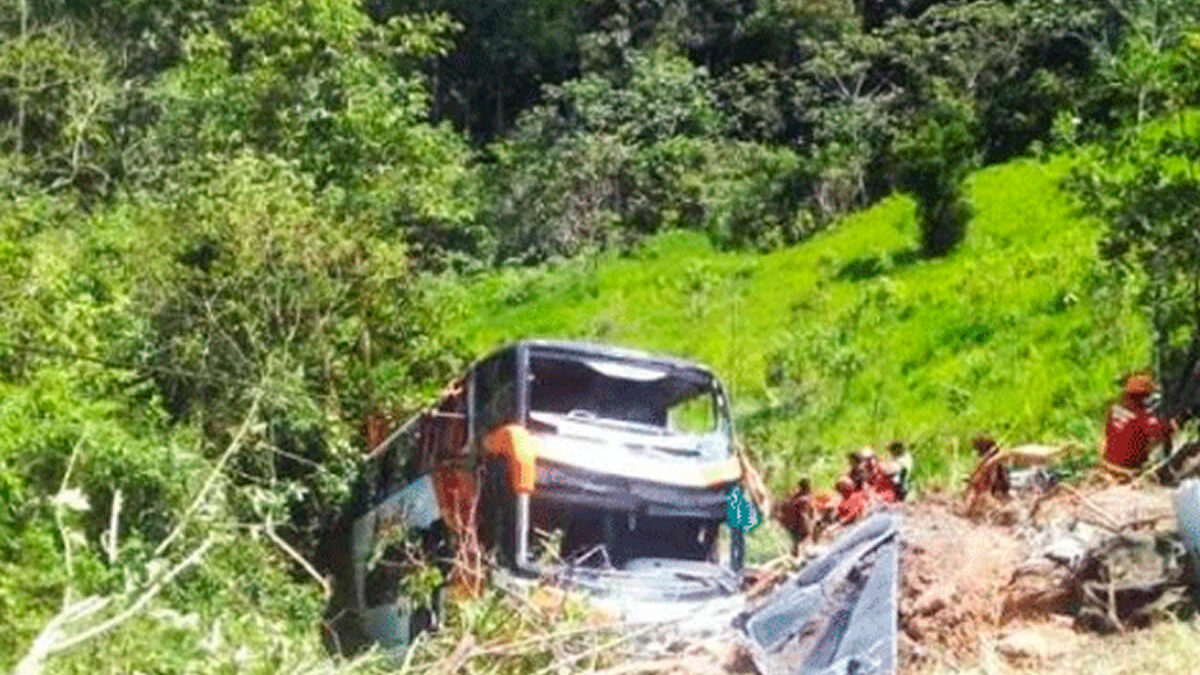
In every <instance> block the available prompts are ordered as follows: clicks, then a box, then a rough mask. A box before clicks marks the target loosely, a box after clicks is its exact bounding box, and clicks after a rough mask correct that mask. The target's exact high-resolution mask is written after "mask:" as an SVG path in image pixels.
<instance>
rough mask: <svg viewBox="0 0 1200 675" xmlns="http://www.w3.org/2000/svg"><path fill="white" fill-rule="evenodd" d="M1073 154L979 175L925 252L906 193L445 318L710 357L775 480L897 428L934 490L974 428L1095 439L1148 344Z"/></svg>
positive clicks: (558, 278) (495, 290)
mask: <svg viewBox="0 0 1200 675" xmlns="http://www.w3.org/2000/svg"><path fill="white" fill-rule="evenodd" d="M1072 161H1073V160H1072V159H1071V158H1070V157H1065V156H1064V157H1057V158H1054V159H1052V160H1050V161H1048V162H1038V161H1034V160H1023V161H1018V162H1014V163H1011V164H1007V165H1003V166H997V167H993V168H990V169H987V170H985V171H982V172H980V173H978V174H976V175H975V176H974V177H973V178H972V179H971V181H970V183H969V186H968V187H969V189H968V195H969V198H970V199H971V200H972V202H973V203H974V206H975V218H974V220H973V221H972V222H971V224H970V227H969V230H968V234H967V237H966V239H965V240H964V242H963V243H962V245H961V246H960V247H959V248H958V249H957V250H955V251H954V252H953V253H951V254H950V255H949V256H946V257H944V258H937V259H927V258H924V257H922V256H921V255H920V254H919V253H918V232H917V226H916V223H915V220H914V208H913V204H912V202H911V201H910V200H908V199H907V198H904V197H891V198H888V199H886V200H884V201H882V202H881V203H879V204H877V205H876V206H875V207H873V208H871V209H868V210H866V211H863V212H861V213H858V214H855V215H853V216H850V217H848V218H846V219H845V220H844V221H842V222H841V223H839V224H838V225H837V226H836V227H834V228H832V229H831V230H829V231H827V232H825V233H822V234H820V235H818V236H816V237H814V238H812V239H811V240H809V241H807V242H805V243H803V244H801V245H799V246H796V247H793V248H788V249H783V250H779V251H775V252H771V253H766V254H762V253H756V252H738V251H722V250H718V249H716V248H714V247H713V246H712V245H711V244H710V243H709V242H708V241H707V240H706V239H705V238H703V237H702V236H700V235H697V234H695V233H688V232H673V233H668V234H664V235H661V236H659V237H657V238H654V239H651V240H649V241H647V242H646V243H645V244H643V245H642V246H640V247H639V248H637V249H636V250H634V251H632V252H630V253H627V254H624V255H617V254H609V255H606V256H603V257H600V258H596V259H592V260H586V261H571V262H563V263H557V264H551V265H547V266H544V267H541V268H536V269H525V270H506V271H503V272H500V273H496V274H493V275H489V276H485V277H482V278H479V279H477V280H476V281H474V282H473V283H471V284H467V285H465V286H464V287H462V288H461V289H458V290H455V289H453V288H450V287H449V284H447V288H446V289H444V292H446V293H447V294H448V300H449V301H454V302H457V303H458V304H459V305H460V306H462V307H464V310H463V313H462V316H461V318H460V320H459V322H458V324H457V325H456V326H454V327H452V330H453V331H455V332H456V333H457V334H458V336H459V337H460V338H461V339H463V340H464V341H466V343H467V344H469V345H471V346H473V347H474V348H475V349H476V350H477V351H481V352H482V351H484V350H486V349H488V348H490V347H492V346H495V345H496V344H498V343H502V342H506V341H509V340H513V339H517V338H521V337H567V338H583V339H592V340H600V341H606V342H615V343H620V344H624V345H629V346H635V347H641V348H645V349H649V350H656V351H665V352H670V353H674V354H680V355H684V356H688V357H692V358H695V359H698V360H700V361H703V362H705V363H708V364H709V365H711V366H712V367H713V368H714V369H715V370H716V371H717V372H718V374H719V375H721V376H722V377H723V378H724V380H725V381H726V383H727V384H728V385H729V386H730V387H731V388H732V390H733V392H734V398H735V408H736V413H737V417H738V421H739V426H740V430H741V432H742V434H743V436H744V437H745V438H746V439H747V441H748V443H749V445H750V446H751V448H752V451H753V452H754V453H755V455H756V456H757V458H758V460H759V462H760V463H761V464H762V465H763V466H764V467H765V468H766V469H767V470H768V473H769V475H770V477H771V480H772V481H773V482H774V483H776V485H777V487H782V486H783V485H784V484H787V483H790V482H791V481H793V480H794V479H796V478H797V477H798V476H799V475H801V474H810V475H812V476H814V477H815V478H817V479H819V480H827V479H829V478H831V477H832V476H833V475H834V474H835V473H836V472H838V471H839V470H840V469H841V466H842V461H843V460H842V457H844V451H847V450H850V449H853V448H855V447H857V446H861V445H864V444H879V443H884V442H886V441H888V440H891V439H893V438H898V439H904V440H907V441H909V442H910V443H911V444H912V445H913V446H914V447H915V449H916V451H917V459H918V472H917V476H918V479H919V480H920V481H922V482H924V483H926V484H945V483H948V482H953V481H956V480H957V479H958V478H960V477H961V476H962V475H963V474H964V473H965V471H966V469H967V467H968V466H969V463H970V457H969V453H968V450H967V448H966V446H967V445H968V444H967V443H966V441H967V440H968V439H969V438H970V437H971V436H972V435H974V434H975V433H978V432H985V431H986V432H989V433H992V434H994V435H996V436H998V437H999V438H1000V439H1002V440H1004V441H1008V442H1026V441H1043V442H1064V441H1075V442H1078V443H1080V444H1082V445H1084V446H1085V447H1087V448H1089V449H1090V448H1091V447H1093V446H1094V443H1095V441H1096V440H1097V439H1098V436H1099V433H1100V420H1101V418H1102V415H1103V408H1104V406H1105V404H1106V402H1107V401H1108V400H1109V399H1110V398H1111V397H1112V396H1113V395H1114V393H1115V392H1116V383H1117V381H1118V380H1119V378H1120V377H1121V375H1122V374H1123V373H1125V372H1126V371H1128V370H1130V369H1133V368H1137V367H1140V366H1143V365H1145V363H1146V361H1147V359H1148V349H1149V346H1148V344H1149V343H1148V337H1147V328H1146V326H1145V321H1144V319H1143V317H1142V316H1141V315H1140V314H1139V312H1138V310H1137V309H1136V307H1135V306H1134V304H1133V302H1132V298H1131V295H1130V293H1128V292H1126V291H1125V290H1124V289H1123V288H1122V286H1121V284H1120V283H1119V282H1118V280H1117V279H1116V278H1115V277H1114V275H1113V274H1112V273H1111V272H1110V271H1109V270H1107V269H1106V267H1105V266H1104V265H1103V264H1102V263H1101V262H1099V260H1098V258H1097V240H1098V237H1099V235H1100V225H1099V224H1098V223H1096V222H1094V221H1091V220H1088V219H1086V218H1083V217H1081V216H1080V215H1079V214H1078V213H1077V212H1076V209H1075V208H1074V206H1073V204H1072V201H1071V200H1070V198H1069V197H1068V196H1067V195H1066V194H1064V192H1063V191H1062V189H1061V188H1060V186H1059V184H1060V182H1061V179H1062V178H1063V177H1064V176H1065V175H1066V173H1067V172H1068V171H1069V170H1070V167H1071V165H1072Z"/></svg>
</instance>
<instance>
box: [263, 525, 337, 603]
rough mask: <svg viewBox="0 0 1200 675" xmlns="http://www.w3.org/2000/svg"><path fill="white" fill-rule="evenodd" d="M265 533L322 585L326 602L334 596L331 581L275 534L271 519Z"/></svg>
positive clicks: (265, 527)
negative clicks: (330, 585)
mask: <svg viewBox="0 0 1200 675" xmlns="http://www.w3.org/2000/svg"><path fill="white" fill-rule="evenodd" d="M263 531H264V532H266V533H267V538H268V539H270V540H271V541H272V542H274V543H275V545H276V546H278V547H279V548H281V549H283V552H284V553H286V554H288V557H290V558H291V559H292V560H294V561H296V564H298V565H300V567H301V568H303V569H304V571H305V572H308V575H309V576H311V577H312V578H313V579H314V580H316V582H317V583H318V584H320V585H321V590H322V591H323V592H324V594H325V599H326V600H328V599H329V597H330V596H331V595H333V589H331V588H330V587H329V580H328V579H326V578H325V577H324V576H323V575H322V574H321V573H320V572H318V571H317V568H316V567H314V566H313V564H312V563H310V562H308V560H306V559H305V558H304V556H302V555H300V552H299V551H297V550H296V549H294V548H292V546H291V544H289V543H287V542H286V541H284V539H283V537H281V536H279V535H278V534H277V533H276V532H275V527H274V526H273V525H272V524H271V519H270V518H267V522H266V524H265V525H264V526H263Z"/></svg>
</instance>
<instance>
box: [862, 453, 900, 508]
mask: <svg viewBox="0 0 1200 675" xmlns="http://www.w3.org/2000/svg"><path fill="white" fill-rule="evenodd" d="M859 458H860V462H861V466H862V475H863V486H865V487H866V489H867V490H868V491H869V492H868V495H867V496H868V497H871V498H873V499H874V500H876V501H880V502H885V503H890V502H894V501H896V486H895V485H894V484H893V483H892V479H891V477H889V476H888V474H887V472H886V471H884V470H883V467H882V466H880V464H879V460H878V459H876V457H875V451H874V450H873V449H872V448H870V447H867V448H863V449H862V450H861V451H860V452H859Z"/></svg>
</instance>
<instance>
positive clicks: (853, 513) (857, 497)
mask: <svg viewBox="0 0 1200 675" xmlns="http://www.w3.org/2000/svg"><path fill="white" fill-rule="evenodd" d="M867 506H869V502H868V501H867V494H866V492H865V491H863V490H855V491H853V492H850V493H848V494H844V495H842V500H841V501H839V502H838V507H837V515H838V522H840V523H842V524H843V525H845V524H848V523H852V522H854V521H856V520H858V519H859V518H861V517H862V516H863V514H864V513H866V512H867Z"/></svg>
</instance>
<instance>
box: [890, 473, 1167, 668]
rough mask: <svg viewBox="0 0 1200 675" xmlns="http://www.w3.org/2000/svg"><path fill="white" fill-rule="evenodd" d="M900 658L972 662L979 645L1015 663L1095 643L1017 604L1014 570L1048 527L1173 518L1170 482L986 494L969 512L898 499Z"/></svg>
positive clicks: (913, 662)
mask: <svg viewBox="0 0 1200 675" xmlns="http://www.w3.org/2000/svg"><path fill="white" fill-rule="evenodd" d="M902 512H903V513H904V516H905V518H904V524H903V530H902V551H901V559H900V575H901V581H900V583H901V597H900V603H899V604H900V630H901V635H900V659H901V665H902V670H903V671H904V672H928V671H934V670H938V671H941V670H946V669H951V670H957V669H959V668H963V667H967V666H971V665H977V664H979V663H980V659H981V658H982V656H983V652H984V647H985V645H986V646H987V649H988V651H989V652H990V653H991V654H993V655H995V654H999V655H1000V656H1002V657H1003V658H1004V659H1006V660H1007V662H1008V663H1009V664H1010V665H1011V666H1016V667H1024V668H1033V669H1034V670H1037V669H1039V668H1045V667H1048V666H1050V665H1051V662H1062V661H1063V660H1064V659H1065V660H1067V661H1069V660H1071V658H1072V656H1071V655H1072V653H1076V654H1083V653H1084V652H1085V651H1086V650H1089V649H1094V643H1095V641H1096V640H1097V639H1098V638H1096V637H1095V636H1092V635H1085V634H1081V633H1076V632H1075V631H1074V630H1073V629H1072V628H1071V620H1070V619H1069V618H1068V617H1064V616H1062V615H1056V614H1053V613H1050V612H1038V611H1023V610H1021V609H1020V608H1018V610H1017V611H1014V603H1013V598H1014V596H1016V595H1017V594H1019V592H1020V591H1019V585H1013V584H1012V581H1013V579H1014V571H1016V569H1017V567H1018V566H1019V565H1021V563H1022V562H1024V561H1025V560H1026V559H1027V558H1028V557H1029V555H1030V554H1031V552H1032V551H1033V550H1034V547H1035V543H1036V542H1037V541H1040V540H1041V539H1043V538H1044V536H1043V535H1044V533H1045V532H1046V531H1047V530H1051V529H1053V528H1055V527H1059V526H1062V525H1063V524H1064V523H1068V522H1075V521H1083V522H1088V523H1093V524H1096V525H1099V526H1101V527H1104V528H1105V529H1111V528H1113V527H1114V526H1116V527H1121V526H1124V527H1126V528H1127V529H1134V528H1137V529H1142V530H1145V529H1147V528H1156V527H1157V528H1165V529H1170V528H1173V527H1174V519H1173V513H1174V512H1173V509H1172V507H1171V502H1170V493H1169V491H1167V490H1165V489H1163V488H1158V487H1137V488H1134V487H1129V486H1111V485H1105V484H1103V483H1093V484H1092V485H1089V486H1086V487H1082V488H1079V489H1078V490H1075V489H1073V488H1065V489H1062V490H1059V491H1057V492H1056V493H1055V494H1054V495H1053V496H1051V497H1048V498H1043V499H1041V500H1037V499H1033V498H1026V499H1023V500H1022V499H1018V500H1014V501H1012V502H1008V503H1004V504H1000V503H989V504H988V505H987V507H986V508H984V509H982V510H981V511H980V512H979V513H975V514H972V517H968V516H967V514H966V508H965V505H964V502H963V500H962V498H961V497H951V496H946V495H931V496H927V497H925V498H923V499H921V500H920V501H918V502H915V503H911V504H906V505H904V506H903V507H902Z"/></svg>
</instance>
